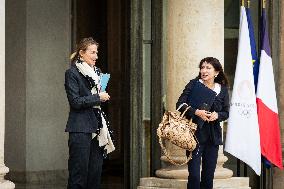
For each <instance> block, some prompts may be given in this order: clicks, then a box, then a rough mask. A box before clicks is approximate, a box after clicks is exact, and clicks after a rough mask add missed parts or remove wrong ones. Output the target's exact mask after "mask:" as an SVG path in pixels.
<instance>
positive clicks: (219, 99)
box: [176, 79, 229, 145]
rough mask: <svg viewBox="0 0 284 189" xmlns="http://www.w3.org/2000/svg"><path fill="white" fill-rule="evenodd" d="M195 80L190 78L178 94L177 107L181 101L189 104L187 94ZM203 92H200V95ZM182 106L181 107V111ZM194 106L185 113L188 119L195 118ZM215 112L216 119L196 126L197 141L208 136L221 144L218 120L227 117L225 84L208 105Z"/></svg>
mask: <svg viewBox="0 0 284 189" xmlns="http://www.w3.org/2000/svg"><path fill="white" fill-rule="evenodd" d="M196 82H199V81H198V79H193V80H191V81H190V82H189V83H188V84H187V85H186V86H185V89H184V90H183V92H182V94H181V95H180V97H179V99H178V102H177V104H176V106H177V107H179V106H180V105H181V104H182V103H186V104H189V105H190V103H189V100H188V96H189V94H190V93H191V91H192V89H193V86H194V85H195V83H196ZM202 95H204V94H200V96H201V97H202ZM183 109H184V108H182V109H181V111H182V110H183ZM195 111H196V108H191V109H190V110H189V112H188V113H187V114H185V115H186V117H187V118H188V119H190V118H193V120H197V119H196V117H197V116H195V115H194V113H195ZM213 111H215V112H217V113H218V119H217V120H216V121H212V122H209V123H204V125H203V127H200V126H199V127H198V128H197V131H196V133H195V134H196V137H197V139H198V141H199V143H201V144H202V143H204V142H206V141H207V140H208V138H210V140H211V142H213V143H214V144H215V145H220V144H222V129H221V127H220V122H222V121H224V120H226V119H227V118H228V117H229V94H228V89H227V87H226V86H224V85H221V91H220V93H219V94H218V95H217V96H216V98H215V100H214V101H213V104H212V106H211V107H210V112H213Z"/></svg>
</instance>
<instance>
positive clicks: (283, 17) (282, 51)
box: [273, 2, 284, 189]
mask: <svg viewBox="0 0 284 189" xmlns="http://www.w3.org/2000/svg"><path fill="white" fill-rule="evenodd" d="M283 10H284V3H283V2H280V8H279V11H283ZM282 13H283V12H282ZM282 13H281V14H280V20H279V23H280V31H279V38H280V39H279V40H278V41H279V65H278V69H277V70H274V72H275V73H276V74H277V75H278V81H276V83H278V86H276V92H277V95H278V96H277V98H278V113H279V120H280V132H281V141H282V156H283V152H284V62H283V59H284V41H283V40H284V14H282ZM276 79H277V78H276ZM282 158H284V156H283V157H282ZM283 185H284V172H283V171H282V170H280V169H278V168H273V188H274V189H282V188H283Z"/></svg>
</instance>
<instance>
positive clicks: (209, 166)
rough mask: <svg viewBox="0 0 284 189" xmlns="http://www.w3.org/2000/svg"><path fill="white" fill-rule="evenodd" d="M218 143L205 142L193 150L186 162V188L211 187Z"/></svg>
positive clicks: (209, 188) (206, 188)
mask: <svg viewBox="0 0 284 189" xmlns="http://www.w3.org/2000/svg"><path fill="white" fill-rule="evenodd" d="M218 149H219V146H218V145H214V144H212V142H207V143H205V144H200V145H199V148H198V149H196V150H194V151H193V157H192V160H190V161H189V163H188V173H189V175H188V183H187V189H200V188H201V189H212V188H213V179H214V172H215V168H216V164H217V158H218ZM201 157H202V171H201V181H200V164H201Z"/></svg>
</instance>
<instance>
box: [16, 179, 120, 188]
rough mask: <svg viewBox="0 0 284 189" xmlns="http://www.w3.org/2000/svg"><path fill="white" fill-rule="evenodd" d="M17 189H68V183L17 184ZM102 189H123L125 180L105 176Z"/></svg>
mask: <svg viewBox="0 0 284 189" xmlns="http://www.w3.org/2000/svg"><path fill="white" fill-rule="evenodd" d="M15 184H16V188H15V189H66V188H67V187H66V185H67V184H66V181H62V183H57V184H32V183H30V184H23V183H15ZM101 189H123V178H122V177H118V176H103V178H102V185H101Z"/></svg>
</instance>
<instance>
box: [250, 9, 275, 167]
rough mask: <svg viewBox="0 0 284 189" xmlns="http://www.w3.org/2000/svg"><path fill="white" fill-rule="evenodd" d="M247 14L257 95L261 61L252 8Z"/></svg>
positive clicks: (267, 163) (265, 161)
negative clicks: (257, 47)
mask: <svg viewBox="0 0 284 189" xmlns="http://www.w3.org/2000/svg"><path fill="white" fill-rule="evenodd" d="M246 13H247V20H248V28H249V38H250V46H251V56H252V63H253V76H254V86H255V93H256V90H257V82H258V72H259V59H258V56H257V51H256V43H255V38H254V27H253V22H252V18H251V13H250V8H246ZM263 33H264V32H263V31H262V30H261V36H262V35H263ZM261 159H262V162H263V163H264V165H265V167H266V168H271V163H270V162H269V161H268V160H267V159H266V158H265V157H262V158H261Z"/></svg>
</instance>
